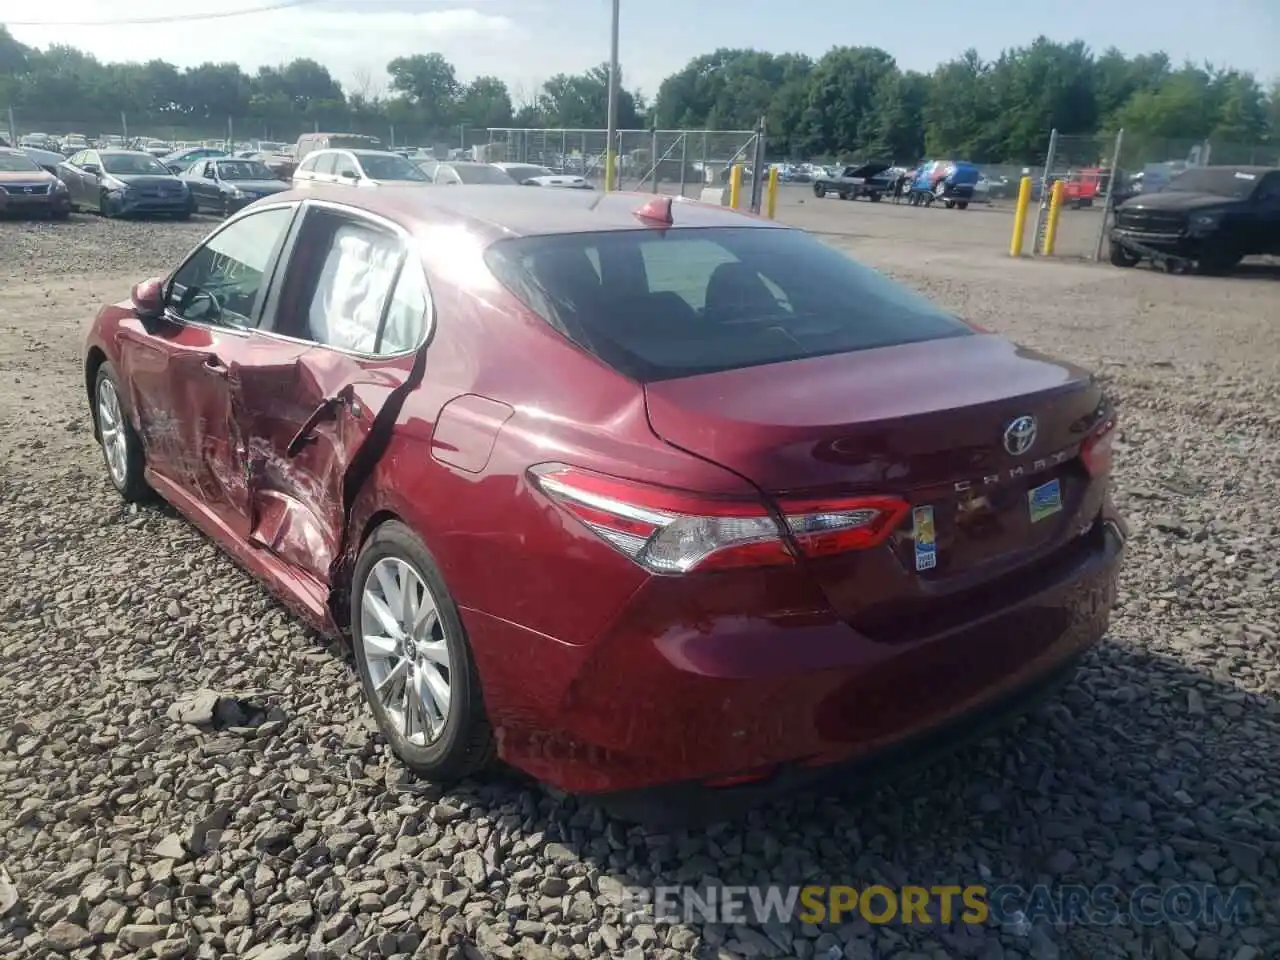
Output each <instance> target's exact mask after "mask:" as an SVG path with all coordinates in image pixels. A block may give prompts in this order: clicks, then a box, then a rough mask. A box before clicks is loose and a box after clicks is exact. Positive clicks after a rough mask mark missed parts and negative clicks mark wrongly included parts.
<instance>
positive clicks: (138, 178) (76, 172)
mask: <svg viewBox="0 0 1280 960" xmlns="http://www.w3.org/2000/svg"><path fill="white" fill-rule="evenodd" d="M58 178H59V179H60V180H62V182H63V183H65V184H66V185H67V189H68V190H69V191H70V192H71V203H72V205H73V206H76V207H87V208H89V209H91V210H97V211H98V213H100V214H102V216H104V217H119V216H133V215H146V214H164V215H168V216H172V217H174V218H176V219H178V220H186V219H188V218H190V216H191V213H192V211H193V209H194V208H193V206H192V202H191V191H190V190H188V189H187V185H186V184H185V183H183V182H182V181H181V180H180V179H178V178H177V177H176V176H174V175H173V174H172V173H170V172H169V168H168V167H166V166H165V165H164V164H162V163H161V162H160V161H159V160H157V159H156V158H155V157H153V156H151V154H149V153H143V152H142V151H139V150H82V151H80V152H79V153H77V154H75V155H74V156H72V157H70V158H69V159H67V160H66V161H65V162H64V163H63V164H62V166H60V167H59V168H58Z"/></svg>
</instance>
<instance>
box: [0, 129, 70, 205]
mask: <svg viewBox="0 0 1280 960" xmlns="http://www.w3.org/2000/svg"><path fill="white" fill-rule="evenodd" d="M70 213H71V196H70V194H69V193H68V192H67V187H66V184H64V183H63V182H62V181H61V180H59V179H58V178H57V177H55V176H54V175H53V174H51V173H50V172H49V171H48V170H44V169H42V168H41V166H40V165H39V164H38V163H36V162H35V161H34V160H32V159H31V158H30V157H29V156H27V154H26V152H25V151H23V150H19V149H17V148H15V147H0V215H12V216H32V215H35V216H43V217H52V218H53V219H55V220H65V219H66V218H67V217H68V216H69V215H70Z"/></svg>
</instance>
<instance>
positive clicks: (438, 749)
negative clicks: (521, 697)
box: [351, 521, 496, 781]
mask: <svg viewBox="0 0 1280 960" xmlns="http://www.w3.org/2000/svg"><path fill="white" fill-rule="evenodd" d="M389 577H393V578H395V579H394V582H393V583H392V586H393V587H394V586H395V585H396V584H399V585H401V586H402V587H403V586H404V585H409V587H410V588H411V590H412V592H411V594H410V595H411V596H413V597H415V599H416V601H417V604H416V606H411V607H410V608H408V610H409V613H410V616H409V617H408V618H405V617H403V616H402V610H403V609H404V608H403V607H400V606H399V605H398V604H397V603H395V602H394V600H395V599H396V598H393V597H392V596H391V593H393V592H395V591H394V590H391V591H390V592H387V587H386V586H385V584H386V583H387V580H388V578H389ZM419 587H421V588H422V589H421V591H419V589H418V588H419ZM402 596H403V595H402V594H399V595H398V597H402ZM380 600H381V601H384V602H383V603H382V604H381V605H380ZM401 603H402V601H401ZM387 610H390V611H391V612H392V614H393V616H392V618H391V619H392V621H394V622H392V623H388V622H387V616H386V611H387ZM407 620H412V621H414V623H415V624H416V626H410V627H409V628H408V629H402V627H401V626H400V624H401V623H402V622H407ZM366 628H368V631H367V632H366ZM375 631H376V632H375ZM351 637H352V646H353V648H354V652H355V659H356V667H357V669H358V671H359V673H360V682H361V685H362V686H363V688H364V694H365V699H366V700H367V701H368V703H369V707H370V709H371V710H372V711H373V716H374V719H375V720H376V721H377V724H378V729H379V730H380V731H381V733H382V736H383V737H384V738H385V739H386V741H387V743H388V744H389V745H390V746H391V751H392V753H394V754H395V755H396V757H398V758H399V759H400V761H401V762H402V763H403V764H404V765H405V766H406V767H408V768H409V769H410V770H412V771H413V772H414V773H415V774H417V775H418V776H421V777H424V778H426V779H428V780H433V781H454V780H460V779H463V778H465V777H468V776H472V775H474V774H477V773H479V772H481V771H482V770H483V769H484V768H485V767H487V766H489V765H490V764H491V763H492V762H493V759H494V757H495V754H496V750H495V744H494V739H493V732H492V729H491V728H490V726H489V721H488V718H487V716H486V714H485V709H484V702H483V698H482V694H481V688H480V678H479V674H478V673H477V671H476V665H475V658H474V657H473V655H472V651H471V645H470V642H469V641H468V640H467V635H466V630H465V628H464V627H463V625H462V620H461V618H460V617H459V615H458V608H457V606H456V605H455V604H454V601H453V598H452V597H451V596H450V595H449V591H448V588H447V587H446V586H445V583H444V579H443V577H442V576H441V575H440V571H439V568H438V567H437V565H436V562H435V560H434V558H433V557H432V556H431V553H430V552H429V551H428V550H427V548H426V545H425V544H423V542H422V541H421V540H420V539H419V538H418V537H417V535H416V534H414V532H413V531H412V530H410V529H409V528H408V527H407V526H405V525H404V524H402V523H400V522H398V521H388V522H387V523H384V524H383V525H382V526H380V527H378V529H377V530H375V531H374V532H373V535H372V536H371V537H369V539H368V541H367V542H366V543H365V545H364V548H363V549H362V550H361V551H360V556H359V559H358V560H357V561H356V566H355V571H354V573H353V576H352V583H351ZM442 660H447V665H444V664H442V663H441V661H442ZM397 669H403V676H404V677H405V678H406V679H405V680H404V681H394V682H393V681H392V680H391V677H392V674H393V673H394V672H395V671H396V670H397ZM442 680H443V682H444V686H445V689H447V691H448V702H447V704H446V705H445V706H444V708H443V710H439V706H440V704H439V700H433V705H432V706H431V709H432V710H439V714H443V718H442V719H441V717H440V716H439V715H438V714H434V713H433V714H432V715H431V716H430V717H428V716H427V712H426V711H423V710H421V709H420V708H419V707H418V706H417V704H418V703H420V702H422V701H420V700H412V698H413V697H414V696H416V695H417V694H416V691H418V690H421V689H427V688H429V689H433V690H439V684H440V682H441V681H442ZM389 682H390V683H392V687H391V688H389V687H388V686H387V684H388V683H389ZM401 684H403V686H404V689H403V691H401V690H400V689H399V687H400V685H401ZM380 690H381V691H382V692H381V693H380V692H379V691H380ZM411 700H412V703H413V706H412V707H411V706H409V704H410V703H411ZM402 704H403V705H402ZM406 717H408V718H409V719H408V720H406ZM436 722H438V726H435V725H434V724H435V723H436ZM406 729H407V730H408V732H407V733H406ZM419 739H421V740H422V742H418V740H419Z"/></svg>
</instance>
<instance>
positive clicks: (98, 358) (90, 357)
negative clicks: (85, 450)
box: [84, 344, 107, 440]
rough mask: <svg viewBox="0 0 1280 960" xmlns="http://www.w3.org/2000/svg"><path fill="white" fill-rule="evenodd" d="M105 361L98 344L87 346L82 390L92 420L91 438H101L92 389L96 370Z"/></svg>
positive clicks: (96, 379) (105, 358)
mask: <svg viewBox="0 0 1280 960" xmlns="http://www.w3.org/2000/svg"><path fill="white" fill-rule="evenodd" d="M106 362H107V353H106V351H105V350H103V349H102V348H101V347H99V346H98V345H96V344H95V345H94V346H92V347H90V348H89V352H88V353H87V354H86V355H85V359H84V392H85V398H86V399H87V400H88V401H89V417H90V419H92V420H93V439H95V440H101V439H102V434H101V432H100V431H99V429H98V405H97V403H95V402H94V389H95V388H96V387H97V383H98V370H99V369H101V367H102V365H103V364H104V363H106Z"/></svg>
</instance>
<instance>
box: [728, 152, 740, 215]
mask: <svg viewBox="0 0 1280 960" xmlns="http://www.w3.org/2000/svg"><path fill="white" fill-rule="evenodd" d="M740 193H742V164H740V163H735V164H734V165H733V168H732V169H731V170H730V171H729V208H730V209H732V210H737V209H738V195H739V194H740Z"/></svg>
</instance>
